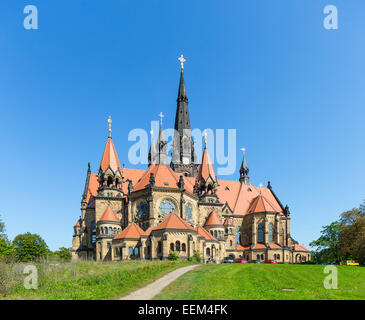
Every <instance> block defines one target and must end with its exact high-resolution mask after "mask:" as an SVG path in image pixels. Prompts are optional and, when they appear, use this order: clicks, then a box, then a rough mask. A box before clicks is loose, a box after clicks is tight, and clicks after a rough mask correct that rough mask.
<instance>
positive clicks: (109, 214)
mask: <svg viewBox="0 0 365 320" xmlns="http://www.w3.org/2000/svg"><path fill="white" fill-rule="evenodd" d="M99 221H114V222H119V220H118V218H117V217H116V216H115V213H114V211H113V209H112V208H111V207H107V208H106V209H105V211H104V213H103V215H102V216H101V218H100V220H99Z"/></svg>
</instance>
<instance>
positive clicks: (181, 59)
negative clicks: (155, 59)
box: [178, 55, 186, 70]
mask: <svg viewBox="0 0 365 320" xmlns="http://www.w3.org/2000/svg"><path fill="white" fill-rule="evenodd" d="M178 60H179V61H180V63H181V67H180V68H181V70H183V69H184V62H185V61H186V59H185V58H184V56H183V55H181V56H180V58H179V59H178Z"/></svg>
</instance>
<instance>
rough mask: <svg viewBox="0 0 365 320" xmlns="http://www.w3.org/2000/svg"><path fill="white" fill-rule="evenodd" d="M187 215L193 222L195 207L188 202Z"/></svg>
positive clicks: (188, 219) (186, 206)
mask: <svg viewBox="0 0 365 320" xmlns="http://www.w3.org/2000/svg"><path fill="white" fill-rule="evenodd" d="M185 217H186V220H187V221H189V222H191V221H192V220H193V209H192V208H191V204H190V203H187V204H186V205H185Z"/></svg>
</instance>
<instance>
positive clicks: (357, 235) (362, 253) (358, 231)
mask: <svg viewBox="0 0 365 320" xmlns="http://www.w3.org/2000/svg"><path fill="white" fill-rule="evenodd" d="M340 221H341V231H340V237H339V239H340V249H341V254H342V256H343V257H344V259H351V260H356V261H357V262H359V263H360V264H365V214H364V211H362V210H361V208H360V209H352V210H350V211H346V212H344V213H343V214H342V215H341V219H340Z"/></svg>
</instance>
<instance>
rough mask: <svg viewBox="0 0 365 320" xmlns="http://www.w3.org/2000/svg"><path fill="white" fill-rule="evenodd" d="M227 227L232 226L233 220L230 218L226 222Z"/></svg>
mask: <svg viewBox="0 0 365 320" xmlns="http://www.w3.org/2000/svg"><path fill="white" fill-rule="evenodd" d="M223 225H225V226H231V225H232V220H231V219H230V218H227V219H226V220H225V221H224V224H223Z"/></svg>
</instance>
